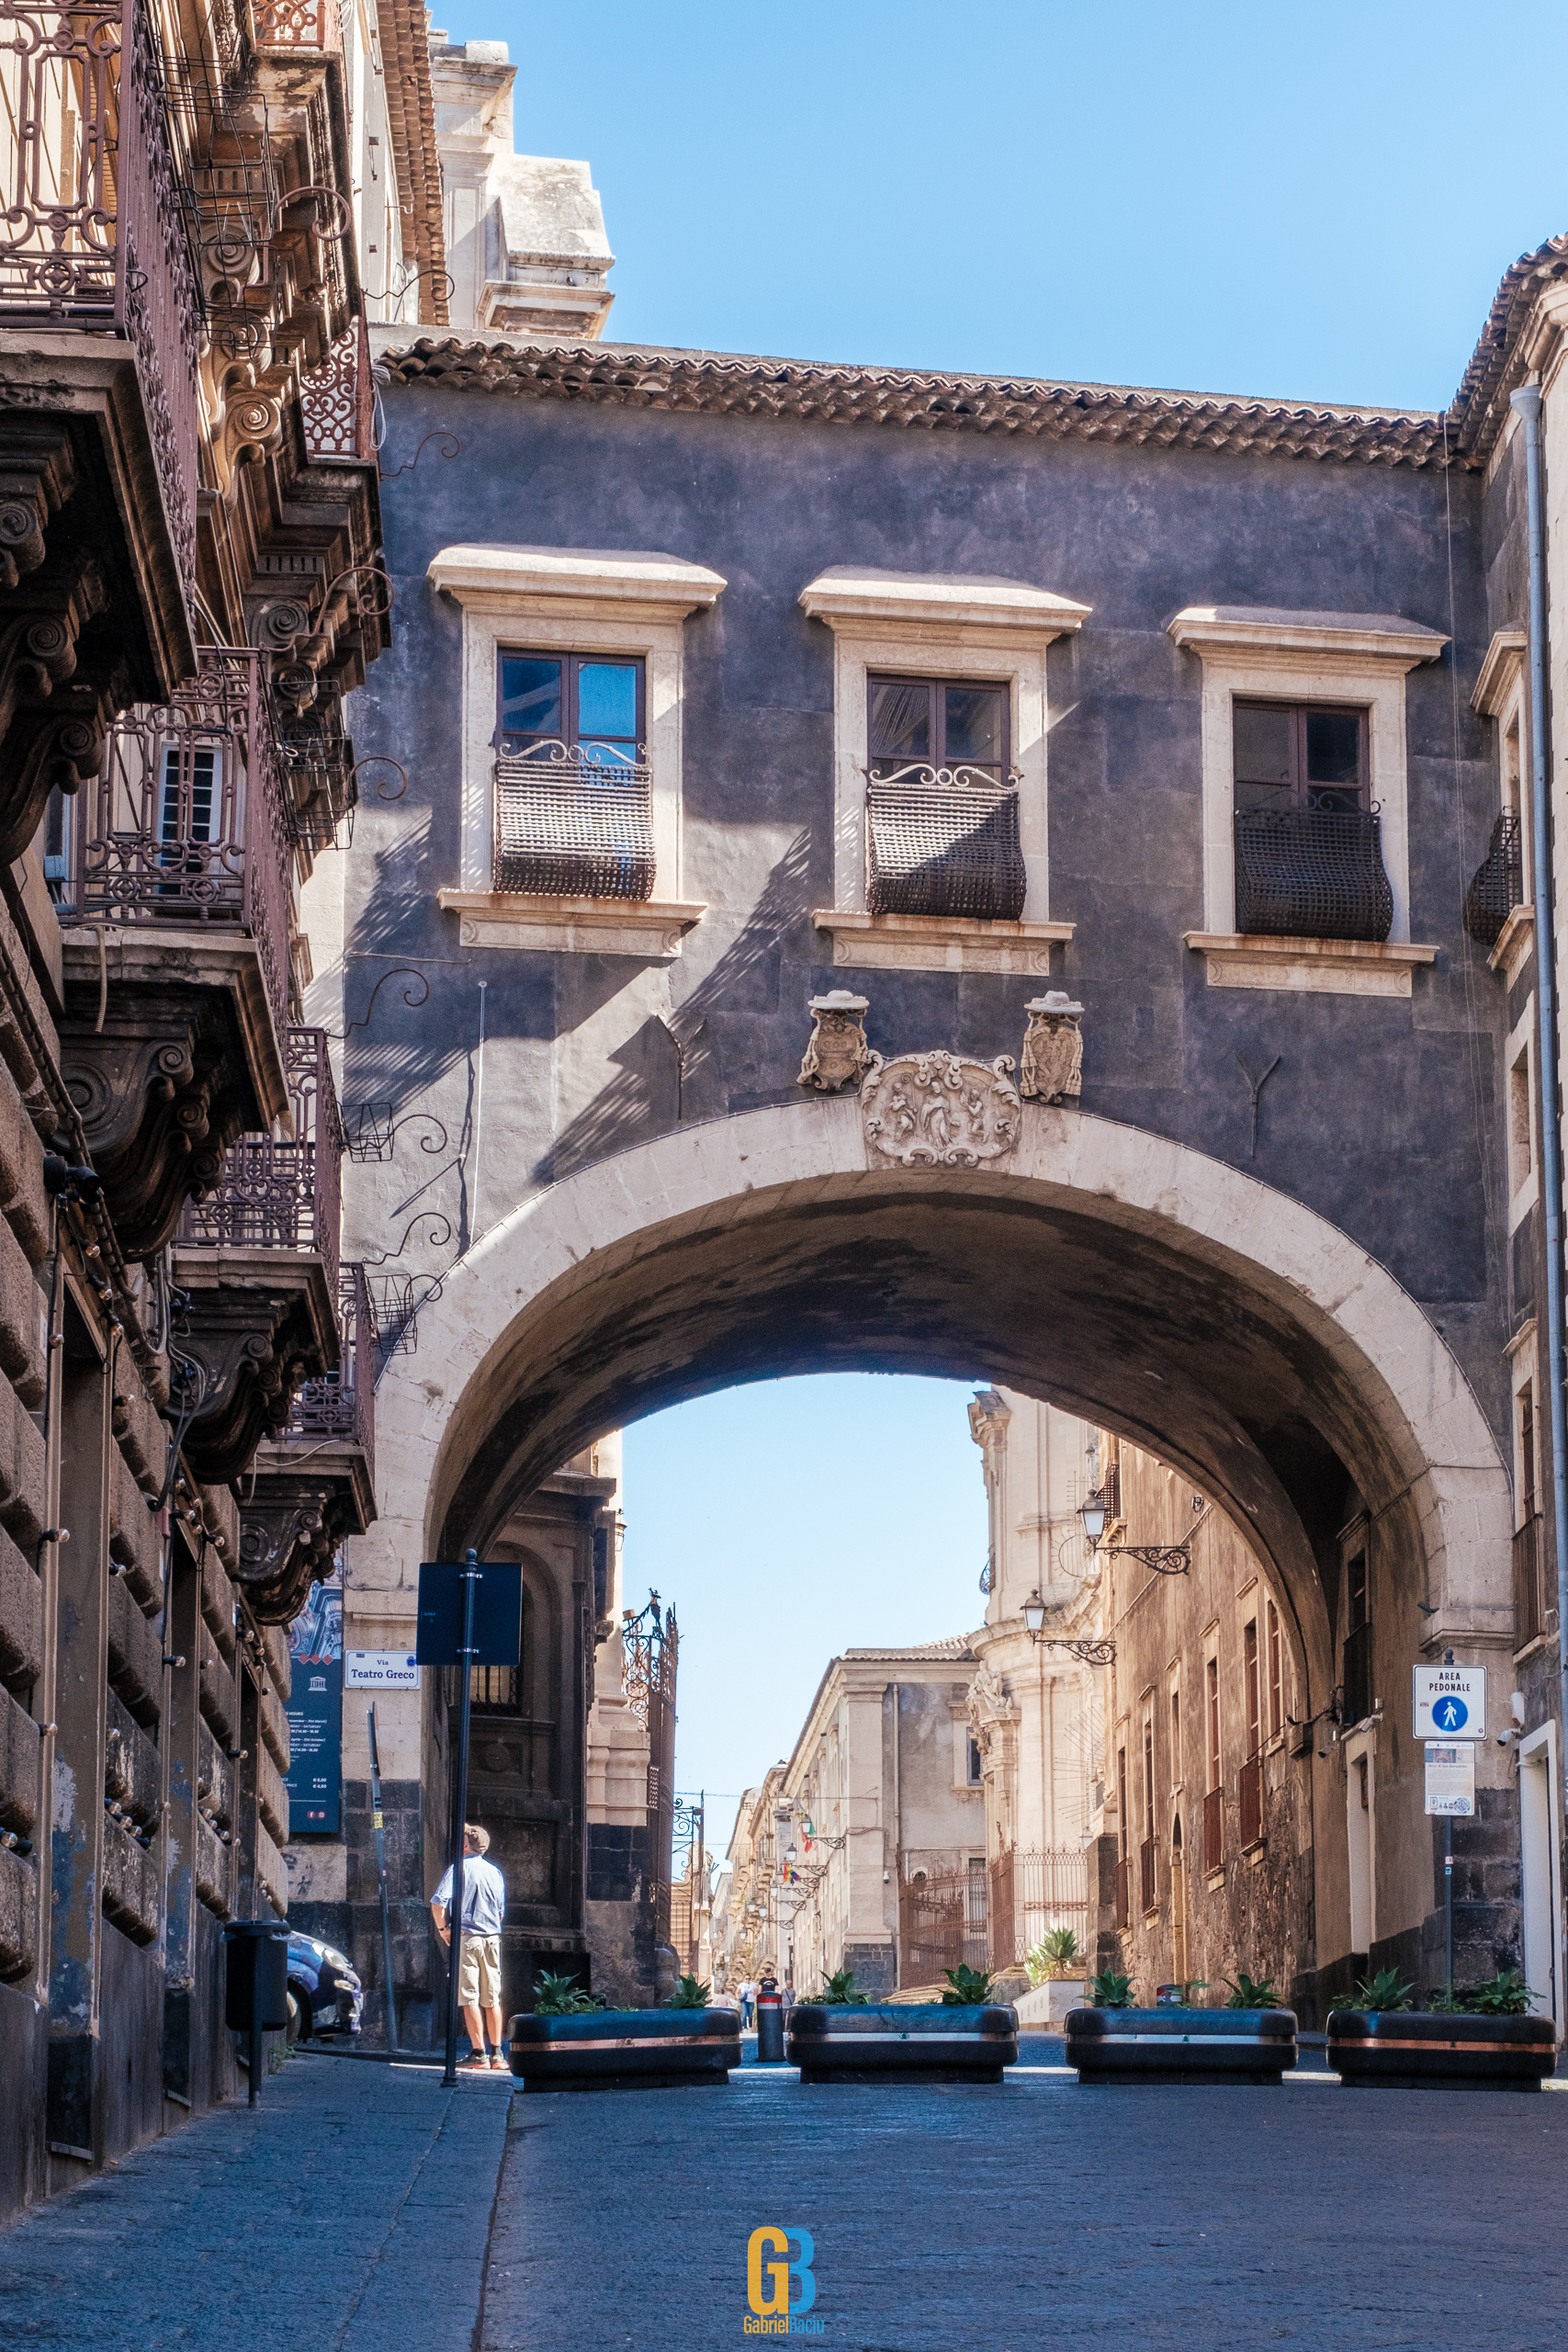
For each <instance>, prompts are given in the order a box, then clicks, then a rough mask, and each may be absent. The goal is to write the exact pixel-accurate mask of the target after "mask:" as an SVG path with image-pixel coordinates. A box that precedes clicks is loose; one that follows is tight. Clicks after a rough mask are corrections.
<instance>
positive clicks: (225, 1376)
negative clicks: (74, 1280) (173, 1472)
mask: <svg viewBox="0 0 1568 2352" xmlns="http://www.w3.org/2000/svg"><path fill="white" fill-rule="evenodd" d="M175 1283H176V1284H177V1285H178V1287H179V1288H180V1289H181V1290H183V1291H185V1292H186V1294H187V1295H188V1296H189V1301H190V1305H189V1309H188V1313H187V1316H186V1331H185V1332H184V1333H183V1334H178V1333H176V1335H175V1339H174V1340H173V1343H172V1346H171V1354H172V1355H175V1357H176V1358H177V1359H184V1360H186V1362H187V1363H188V1364H189V1366H190V1367H191V1370H192V1373H193V1374H194V1376H195V1379H196V1382H197V1388H198V1392H199V1393H198V1397H197V1405H196V1408H195V1411H194V1412H193V1414H192V1417H191V1421H190V1426H189V1428H188V1430H187V1431H186V1441H185V1456H186V1461H187V1462H188V1464H190V1467H191V1469H192V1470H193V1471H194V1472H195V1474H196V1476H197V1477H198V1478H199V1479H201V1480H202V1481H203V1482H204V1483H205V1484H207V1485H209V1486H220V1485H227V1484H228V1483H229V1482H230V1481H231V1479H234V1478H237V1477H239V1476H241V1474H242V1472H243V1471H244V1470H245V1469H247V1468H248V1467H249V1465H250V1463H251V1461H252V1459H253V1457H254V1453H255V1451H256V1448H257V1447H258V1445H260V1444H261V1443H262V1442H263V1440H264V1439H265V1438H267V1437H270V1436H272V1435H273V1434H274V1433H275V1432H276V1431H277V1430H281V1429H282V1428H283V1427H284V1426H285V1424H286V1423H287V1421H288V1415H289V1410H290V1408H291V1407H292V1405H293V1402H294V1398H295V1395H296V1393H297V1391H298V1390H299V1387H300V1386H301V1385H303V1383H304V1382H305V1381H307V1380H320V1379H321V1378H323V1377H324V1376H325V1375H326V1374H328V1373H331V1372H335V1371H336V1369H337V1366H338V1361H339V1338H338V1322H337V1314H336V1308H335V1301H334V1298H333V1289H334V1287H335V1285H334V1284H332V1283H329V1279H328V1272H327V1268H326V1266H325V1264H324V1262H323V1261H322V1260H321V1258H320V1257H318V1256H317V1255H316V1254H315V1253H314V1252H310V1253H306V1252H303V1251H301V1252H299V1253H298V1254H296V1253H293V1252H290V1251H286V1250H276V1249H273V1250H269V1249H266V1248H260V1249H229V1248H219V1249H202V1248H194V1247H176V1250H175ZM175 1368H176V1372H177V1371H178V1369H179V1363H178V1362H177V1361H176V1367H175ZM174 1401H175V1404H176V1406H177V1405H179V1404H180V1402H181V1392H180V1390H179V1389H178V1388H176V1389H175V1394H174Z"/></svg>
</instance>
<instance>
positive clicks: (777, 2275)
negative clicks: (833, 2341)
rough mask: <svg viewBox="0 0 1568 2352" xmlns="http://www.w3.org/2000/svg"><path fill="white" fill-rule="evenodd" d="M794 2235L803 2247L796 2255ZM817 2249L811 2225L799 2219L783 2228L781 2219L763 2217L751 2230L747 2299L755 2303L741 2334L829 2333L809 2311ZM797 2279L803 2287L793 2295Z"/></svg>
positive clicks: (814, 2287) (814, 2297) (813, 2295)
mask: <svg viewBox="0 0 1568 2352" xmlns="http://www.w3.org/2000/svg"><path fill="white" fill-rule="evenodd" d="M791 2238H794V2239H795V2241H796V2242H797V2244H798V2245H799V2247H800V2251H799V2253H798V2254H797V2255H795V2257H794V2258H793V2260H792V2259H791V2256H790V2251H789V2243H790V2240H791ZM816 2255H817V2247H816V2244H815V2242H814V2240H813V2238H812V2235H811V2233H810V2231H809V2230H803V2229H801V2228H800V2227H799V2225H798V2224H796V2225H795V2227H794V2228H791V2229H781V2228H780V2226H779V2224H778V2223H777V2222H763V2223H762V2225H761V2228H760V2229H755V2230H753V2231H752V2233H751V2234H750V2237H749V2238H748V2239H747V2241H746V2301H747V2303H748V2305H749V2307H750V2308H749V2311H748V2314H747V2318H746V2323H745V2325H744V2327H743V2328H742V2330H741V2333H742V2335H826V2333H827V2330H826V2328H825V2326H824V2324H823V2323H822V2321H821V2320H819V2319H808V2318H807V2312H809V2311H810V2310H811V2308H812V2306H813V2304H814V2303H815V2302H816V2301H817V2280H816V2278H815V2276H814V2275H813V2272H812V2268H811V2266H812V2263H813V2261H814V2260H815V2259H816ZM792 2280H793V2281H794V2282H795V2284H796V2285H797V2286H798V2289H799V2292H798V2293H797V2294H795V2295H794V2296H793V2298H792V2295H791V2291H790V2289H791V2281H792Z"/></svg>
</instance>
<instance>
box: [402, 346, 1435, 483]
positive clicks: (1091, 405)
mask: <svg viewBox="0 0 1568 2352" xmlns="http://www.w3.org/2000/svg"><path fill="white" fill-rule="evenodd" d="M379 357H380V361H381V364H382V365H384V366H385V368H387V370H388V372H389V376H390V378H391V379H392V380H393V381H395V382H398V383H403V384H412V383H419V382H432V383H442V384H449V385H450V386H451V387H452V389H453V390H461V391H486V392H510V393H512V394H513V396H515V397H520V398H525V399H535V400H570V401H594V402H599V403H603V404H615V405H621V406H626V407H639V408H648V409H660V410H666V411H686V412H690V413H709V414H730V415H735V414H742V415H750V416H761V417H769V418H776V417H789V416H793V417H798V418H800V419H802V420H803V421H805V422H807V423H817V424H890V425H899V426H902V427H904V428H905V429H906V430H915V431H919V430H924V431H928V432H976V433H1001V434H1021V435H1025V436H1026V437H1031V438H1041V439H1047V440H1082V441H1107V442H1130V443H1132V444H1134V446H1137V447H1156V448H1184V449H1200V450H1201V449H1211V450H1215V451H1219V452H1222V453H1224V454H1228V455H1238V454H1239V455H1250V454H1254V453H1262V454H1269V455H1275V456H1287V457H1301V458H1320V459H1323V458H1338V459H1341V460H1346V461H1349V460H1359V461H1361V462H1363V463H1366V464H1372V465H1389V466H1408V467H1412V468H1421V469H1427V468H1440V467H1442V466H1443V465H1444V464H1445V463H1448V464H1458V465H1463V464H1467V463H1470V462H1472V460H1471V458H1469V456H1468V454H1467V453H1466V452H1465V451H1464V450H1463V449H1462V448H1461V447H1459V446H1458V445H1457V444H1454V445H1453V446H1450V447H1447V448H1445V440H1444V422H1445V420H1444V419H1443V417H1441V416H1440V415H1438V414H1436V413H1430V412H1424V413H1415V412H1407V411H1404V410H1398V409H1376V408H1342V407H1336V406H1333V405H1329V404H1325V403H1321V402H1311V401H1270V400H1261V399H1248V398H1245V397H1233V396H1230V395H1221V394H1211V393H1202V392H1175V391H1157V390H1140V389H1138V388H1137V387H1134V386H1130V385H1120V384H1057V383H1051V382H1048V381H1045V380H1034V379H1029V378H1023V377H990V376H960V375H940V374H931V373H926V372H923V371H920V370H918V369H897V368H855V367H845V366H840V365H838V364H827V363H823V362H818V361H812V360H797V359H770V358H761V357H751V356H745V355H743V354H736V353H719V352H707V351H676V350H662V349H659V348H657V347H654V346H650V345H628V344H606V343H591V344H528V343H525V342H518V341H513V340H511V339H503V340H491V339H484V338H479V337H473V336H468V337H464V336H461V335H457V334H453V335H446V336H441V337H436V336H433V335H421V336H417V337H415V338H413V339H412V340H411V341H410V342H409V343H408V344H407V345H403V346H401V347H400V348H397V349H393V350H388V351H386V352H384V353H381V354H380V355H379Z"/></svg>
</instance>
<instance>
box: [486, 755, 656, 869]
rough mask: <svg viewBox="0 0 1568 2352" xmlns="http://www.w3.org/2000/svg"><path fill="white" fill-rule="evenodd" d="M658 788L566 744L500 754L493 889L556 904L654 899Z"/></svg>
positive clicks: (642, 774)
mask: <svg viewBox="0 0 1568 2352" xmlns="http://www.w3.org/2000/svg"><path fill="white" fill-rule="evenodd" d="M652 782H653V777H652V771H651V769H649V768H648V767H646V766H640V765H638V766H632V765H626V766H614V765H611V764H610V763H608V762H606V761H603V760H596V759H593V758H592V757H590V756H588V755H587V754H585V753H582V752H578V751H576V750H569V749H568V747H567V746H566V745H565V744H564V743H545V744H536V745H535V746H533V747H532V748H531V749H530V750H528V751H526V752H501V753H500V754H499V756H498V757H497V760H496V763H495V842H494V861H493V865H492V867H491V876H492V888H495V889H497V890H517V891H533V892H536V893H537V894H539V895H540V896H542V897H545V898H553V899H650V898H651V897H652V896H653V877H654V850H653V802H652Z"/></svg>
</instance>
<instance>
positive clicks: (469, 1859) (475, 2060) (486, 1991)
mask: <svg viewBox="0 0 1568 2352" xmlns="http://www.w3.org/2000/svg"><path fill="white" fill-rule="evenodd" d="M489 1845H490V1831H489V1830H488V1829H481V1828H479V1827H478V1826H476V1825H475V1824H474V1823H472V1822H468V1823H465V1824H464V1827H463V1857H464V1859H463V1931H462V1936H461V1939H460V1941H459V1945H458V1952H457V1998H458V1999H459V2001H461V2003H462V2004H463V2022H464V2024H465V2025H466V2026H467V2027H468V2047H469V2053H470V2054H469V2056H468V2058H467V2059H466V2060H465V2061H464V2063H463V2065H462V2067H461V2068H460V2069H459V2072H460V2073H463V2074H472V2075H479V2074H488V2073H491V2072H498V2073H502V2074H504V2073H505V2071H506V2062H505V2060H504V2059H503V2058H502V2054H501V1923H502V1919H504V1917H506V1881H505V1880H504V1879H503V1878H502V1875H501V1872H500V1871H498V1870H497V1868H496V1866H495V1864H494V1863H493V1862H487V1861H486V1860H485V1859H484V1857H485V1852H486V1849H488V1847H489ZM430 1914H431V1917H432V1918H433V1919H434V1922H435V1932H436V1934H437V1935H438V1936H439V1937H440V1939H441V1940H442V1943H443V1944H444V1945H445V1946H446V1949H447V1950H448V1951H450V1949H451V1942H452V1924H451V1923H452V1873H451V1871H450V1870H448V1871H447V1872H446V1877H445V1878H444V1879H443V1880H442V1882H441V1883H440V1885H439V1886H438V1887H437V1888H436V1890H435V1892H434V1894H433V1895H432V1896H431V1898H430ZM487 2026H488V2027H489V2029H490V2039H491V2055H490V2057H489V2058H488V2059H487V2058H486V2056H485V2028H486V2027H487Z"/></svg>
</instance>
